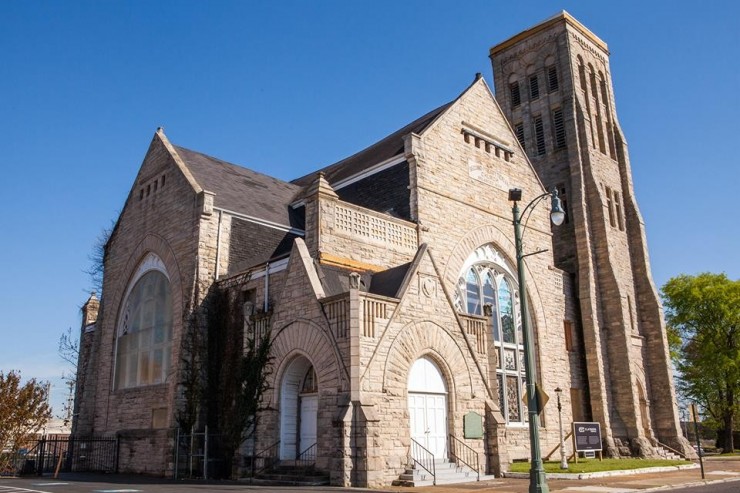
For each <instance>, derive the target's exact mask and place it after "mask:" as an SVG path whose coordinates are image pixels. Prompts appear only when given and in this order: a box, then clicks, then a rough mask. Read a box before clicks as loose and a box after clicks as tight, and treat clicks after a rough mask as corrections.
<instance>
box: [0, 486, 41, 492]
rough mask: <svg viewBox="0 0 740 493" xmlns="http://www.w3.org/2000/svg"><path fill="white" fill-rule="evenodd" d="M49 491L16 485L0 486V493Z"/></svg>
mask: <svg viewBox="0 0 740 493" xmlns="http://www.w3.org/2000/svg"><path fill="white" fill-rule="evenodd" d="M21 492H23V493H49V492H48V491H42V490H29V489H28V488H18V487H16V486H0V493H21Z"/></svg>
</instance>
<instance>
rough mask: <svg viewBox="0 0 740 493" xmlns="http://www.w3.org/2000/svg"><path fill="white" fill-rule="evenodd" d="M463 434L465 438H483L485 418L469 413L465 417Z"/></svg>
mask: <svg viewBox="0 0 740 493" xmlns="http://www.w3.org/2000/svg"><path fill="white" fill-rule="evenodd" d="M463 434H464V436H465V438H483V417H482V416H481V415H480V414H478V413H476V412H473V411H471V412H469V413H468V414H466V415H465V416H464V417H463Z"/></svg>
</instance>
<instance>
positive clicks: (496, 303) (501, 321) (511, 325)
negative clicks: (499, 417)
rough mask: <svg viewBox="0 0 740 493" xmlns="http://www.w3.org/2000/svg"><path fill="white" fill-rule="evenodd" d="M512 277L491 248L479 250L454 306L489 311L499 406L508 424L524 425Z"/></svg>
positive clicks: (520, 342) (521, 353)
mask: <svg viewBox="0 0 740 493" xmlns="http://www.w3.org/2000/svg"><path fill="white" fill-rule="evenodd" d="M513 273H514V270H513V269H512V268H511V267H510V266H509V264H508V262H507V261H506V260H505V259H504V258H503V257H502V256H501V255H500V254H499V253H498V251H497V250H496V249H495V248H494V247H493V246H492V245H484V246H482V247H480V248H478V249H477V250H476V251H475V252H474V253H473V254H472V255H471V256H470V257H469V258H468V260H467V261H466V263H465V268H464V270H463V274H462V275H461V276H460V279H459V281H458V284H457V290H456V292H455V305H456V308H457V310H458V311H460V312H461V313H467V314H470V315H481V314H482V313H483V306H486V305H487V306H489V307H490V313H491V327H492V332H493V333H492V339H493V345H494V349H495V354H496V359H497V365H496V378H497V384H498V389H499V405H500V408H501V411H502V413H503V414H504V417H505V418H506V422H507V423H510V424H523V423H526V421H527V411H526V407H525V405H524V403H523V402H522V391H523V390H522V389H523V388H524V384H525V383H526V378H525V368H524V338H523V333H522V323H521V320H520V317H519V315H518V314H519V313H520V312H519V292H518V285H517V283H516V280H515V277H514V274H513Z"/></svg>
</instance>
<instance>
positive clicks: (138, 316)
mask: <svg viewBox="0 0 740 493" xmlns="http://www.w3.org/2000/svg"><path fill="white" fill-rule="evenodd" d="M119 320H120V322H119V331H118V340H117V344H116V388H119V389H123V388H129V387H139V386H142V385H152V384H157V383H163V382H164V381H165V379H166V377H167V372H168V371H169V368H170V352H171V344H172V303H171V301H170V282H169V280H168V279H167V277H166V276H165V275H164V274H163V273H162V272H160V271H157V270H150V271H148V272H146V273H145V274H144V275H142V276H141V277H139V278H138V279H137V280H136V283H135V284H134V287H133V288H132V289H131V290H130V291H129V293H128V296H127V297H126V301H125V302H124V304H123V312H122V314H121V317H120V319H119Z"/></svg>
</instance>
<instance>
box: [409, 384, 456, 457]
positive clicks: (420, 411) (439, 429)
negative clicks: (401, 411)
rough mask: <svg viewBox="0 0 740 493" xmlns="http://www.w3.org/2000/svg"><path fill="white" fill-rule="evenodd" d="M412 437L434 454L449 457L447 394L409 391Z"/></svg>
mask: <svg viewBox="0 0 740 493" xmlns="http://www.w3.org/2000/svg"><path fill="white" fill-rule="evenodd" d="M409 417H410V421H411V423H410V425H411V438H413V439H414V440H416V441H417V442H419V443H420V444H421V445H422V446H423V447H424V448H426V449H427V450H429V451H430V452H431V453H432V454H434V457H435V459H442V458H446V457H447V395H446V394H426V393H416V392H409Z"/></svg>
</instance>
